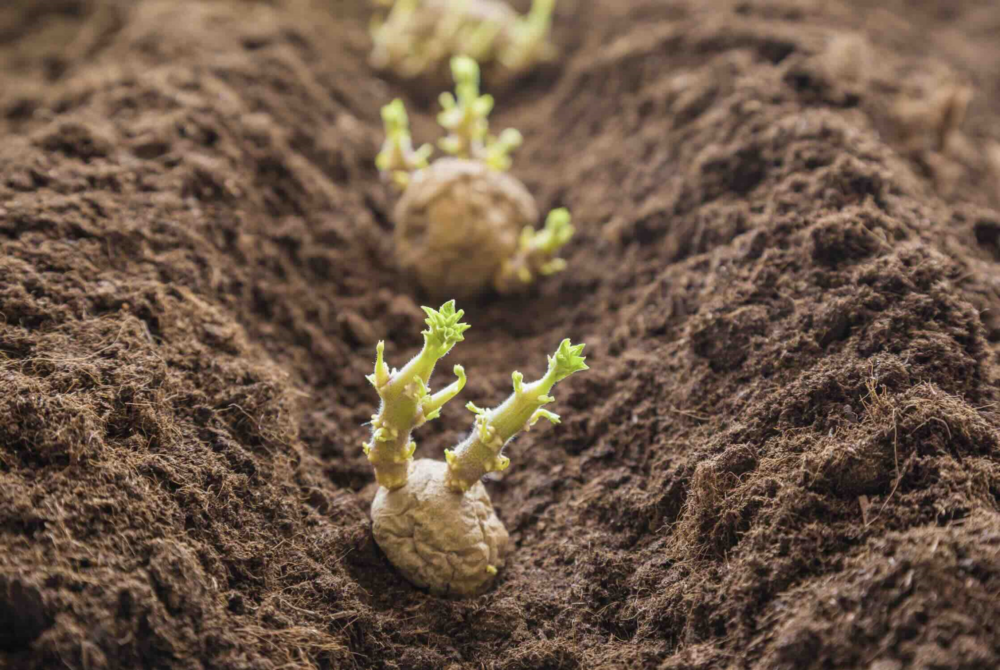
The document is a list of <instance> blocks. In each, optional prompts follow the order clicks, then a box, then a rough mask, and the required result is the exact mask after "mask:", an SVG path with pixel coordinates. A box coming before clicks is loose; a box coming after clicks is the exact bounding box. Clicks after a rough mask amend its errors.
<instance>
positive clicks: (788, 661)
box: [0, 0, 1000, 670]
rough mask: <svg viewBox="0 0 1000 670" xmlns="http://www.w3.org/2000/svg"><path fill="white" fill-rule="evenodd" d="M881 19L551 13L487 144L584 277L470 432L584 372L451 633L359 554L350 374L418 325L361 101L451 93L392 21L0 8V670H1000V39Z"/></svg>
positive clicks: (754, 11) (480, 343) (365, 401)
mask: <svg viewBox="0 0 1000 670" xmlns="http://www.w3.org/2000/svg"><path fill="white" fill-rule="evenodd" d="M517 4H518V8H519V9H521V10H524V9H525V8H526V4H527V3H525V2H519V3H517ZM871 4H872V3H868V2H864V1H862V0H830V1H827V0H767V1H752V0H740V1H735V0H734V1H729V0H715V1H713V2H704V1H703V0H659V1H655V2H654V1H652V0H635V1H630V2H623V1H621V0H592V1H588V0H560V2H559V6H558V10H557V17H556V20H555V32H554V39H555V41H556V43H557V44H558V45H559V46H560V48H561V50H562V58H561V59H560V61H559V62H558V63H557V64H556V65H555V66H554V67H548V68H545V69H543V70H542V71H540V72H539V73H538V74H536V75H535V76H533V77H531V78H529V79H527V80H525V81H524V82H522V84H521V85H520V86H519V87H517V89H516V90H514V91H512V92H510V93H508V94H506V95H504V97H503V98H502V99H500V100H498V104H497V110H496V112H495V114H494V124H495V125H496V126H497V127H501V128H502V127H506V126H509V125H513V126H516V127H518V128H519V129H520V130H521V131H522V132H523V134H524V136H525V138H526V141H525V146H524V147H523V148H522V150H521V151H520V152H519V153H518V154H517V156H516V160H515V166H514V170H513V172H514V174H515V175H516V176H517V177H519V178H521V179H522V180H524V182H525V183H526V184H527V185H528V187H529V189H531V190H532V191H533V192H534V193H536V194H537V197H538V200H539V205H540V208H542V209H548V208H550V207H556V206H567V207H570V208H571V210H572V211H573V214H574V222H575V223H576V225H577V227H578V234H577V236H576V238H575V239H574V240H573V241H572V242H571V244H570V245H569V247H568V249H567V251H566V256H567V258H568V260H569V264H570V265H569V269H568V271H566V272H565V273H563V274H561V275H558V276H556V277H552V278H550V279H549V280H547V281H545V282H544V283H542V284H540V285H539V286H538V288H537V289H536V290H535V291H534V292H533V293H532V294H531V295H530V296H529V297H528V299H526V300H525V301H523V302H519V301H517V300H513V299H500V298H497V297H494V296H486V297H484V298H483V299H482V300H480V301H479V302H475V303H469V304H464V305H460V307H464V308H465V309H466V311H467V315H468V318H467V320H468V322H470V323H471V324H472V325H473V327H472V329H471V330H470V331H469V332H468V333H467V334H466V341H465V342H464V343H463V344H461V345H460V346H459V347H458V348H457V349H456V350H455V352H454V353H453V354H452V355H451V357H452V359H453V360H454V362H455V363H462V364H463V365H464V366H465V369H466V370H467V371H468V373H469V377H470V381H469V386H468V387H467V389H466V392H465V394H464V398H465V400H471V401H474V402H476V403H477V404H480V405H484V404H487V405H488V404H493V403H496V402H498V401H500V400H501V399H502V398H503V397H505V395H506V394H507V393H508V391H509V384H510V372H511V370H512V369H520V370H522V371H523V372H525V374H527V375H529V376H531V375H534V374H537V373H539V372H540V371H542V369H543V367H544V364H545V358H544V356H545V354H546V353H548V352H549V351H551V350H552V349H553V348H554V347H555V345H556V344H557V343H558V342H559V340H560V339H562V338H563V337H571V338H573V340H574V341H577V340H581V341H586V342H587V343H588V353H589V355H590V358H589V361H588V362H589V363H590V365H591V368H592V370H591V371H590V372H588V373H587V374H585V375H580V376H578V377H574V378H573V379H572V380H571V381H570V382H567V383H566V384H565V385H563V386H561V387H560V388H559V389H558V392H557V394H556V395H557V398H558V402H557V407H556V409H557V411H559V412H560V413H561V414H562V415H563V417H564V422H563V424H562V425H561V426H558V427H555V428H545V429H542V430H537V431H532V432H531V433H528V434H526V435H524V436H522V437H521V438H520V439H519V440H518V441H517V442H516V443H515V444H513V445H512V446H511V447H510V448H509V450H508V455H509V456H510V457H511V460H512V467H511V468H510V470H508V471H507V472H506V473H504V474H505V477H504V478H503V479H502V481H501V480H494V481H491V482H488V488H489V490H490V493H491V495H492V497H493V500H494V503H495V504H496V506H497V509H498V513H499V514H500V517H501V518H502V519H503V520H504V522H505V523H506V524H507V527H508V529H509V530H510V532H511V534H512V539H513V546H514V553H513V556H512V557H511V559H510V561H509V564H508V567H507V568H506V570H505V571H504V572H503V573H502V575H501V578H500V580H499V582H498V584H497V586H496V588H495V589H494V590H493V591H492V592H491V593H489V594H488V595H486V596H484V597H482V598H479V599H476V600H470V601H463V602H450V601H441V600H438V599H436V598H433V597H430V596H428V595H426V594H424V593H421V592H419V591H417V590H415V589H413V588H412V587H410V586H409V585H408V584H407V583H406V582H404V581H403V580H402V579H401V578H400V577H398V576H397V575H396V574H395V572H394V571H393V570H392V569H391V568H390V566H389V565H388V564H387V563H386V562H385V560H384V558H383V557H382V555H381V554H380V552H379V551H378V549H377V547H376V546H375V544H374V542H373V541H372V539H371V535H370V528H369V526H370V522H369V520H368V506H369V504H370V502H371V499H372V497H373V495H374V492H375V489H374V485H373V479H372V475H371V471H370V468H369V467H368V465H367V462H366V460H365V457H364V455H363V453H362V451H361V448H360V445H361V442H362V440H363V439H364V438H365V436H366V429H365V427H364V426H363V424H364V423H365V422H366V421H367V420H368V419H369V417H370V415H371V414H372V412H373V411H374V410H375V408H376V406H375V401H376V400H377V397H376V395H375V394H374V393H373V392H372V390H371V388H370V387H369V385H368V384H367V382H366V381H365V378H364V376H365V374H367V373H368V372H370V368H371V365H372V362H373V356H374V345H375V343H376V341H377V340H379V339H382V338H384V339H385V340H386V353H387V357H388V358H389V360H390V362H391V363H395V364H397V365H398V364H400V363H402V362H404V361H405V360H406V358H407V357H408V356H410V355H412V354H413V353H414V352H415V351H416V349H417V347H418V345H419V343H420V337H419V331H420V329H421V327H422V314H421V312H420V310H419V308H418V306H419V305H420V304H422V297H421V296H420V295H418V294H415V293H414V292H413V288H412V286H411V284H410V282H408V281H407V280H406V279H405V278H404V277H401V276H400V275H399V274H398V272H397V271H396V268H395V264H394V262H393V253H392V243H391V230H392V222H391V219H390V216H391V214H390V213H391V210H392V205H393V202H394V196H393V195H392V194H391V193H390V192H389V190H388V189H387V188H386V187H385V186H384V185H383V184H382V183H381V182H380V180H379V176H378V174H377V172H376V170H375V168H374V165H373V161H374V157H375V153H376V152H377V150H378V147H379V144H380V142H381V139H382V137H381V135H382V131H381V123H380V119H379V107H380V106H381V105H382V104H384V103H386V102H387V101H389V100H390V99H391V98H392V97H394V96H396V95H404V97H406V98H407V99H409V100H417V99H427V97H428V96H426V95H421V94H425V93H426V91H419V90H416V89H412V90H411V91H409V92H407V90H406V88H404V87H401V86H399V85H398V83H395V82H390V81H387V80H385V79H383V78H380V77H378V76H376V75H375V74H374V73H373V72H372V71H371V70H370V69H369V68H368V66H367V64H366V56H367V52H368V49H369V47H370V43H369V39H368V36H367V33H366V26H367V21H368V16H369V14H370V9H369V7H367V6H366V5H365V4H364V3H363V2H361V0H356V1H353V2H348V1H346V0H285V1H282V0H274V1H272V2H249V1H244V2H237V1H235V0H233V1H224V0H219V1H209V0H206V1H204V2H176V1H173V0H138V1H135V2H132V1H127V0H52V1H46V2H30V1H28V0H21V1H14V2H7V3H4V5H3V7H0V548H2V551H0V667H3V668H18V669H20V668H25V669H33V668H60V667H66V668H85V669H87V670H98V669H104V668H185V669H198V670H201V669H208V668H226V669H233V670H237V669H239V670H278V669H279V668H282V669H287V668H400V669H423V668H427V669H442V668H443V669H458V668H484V669H510V670H513V669H517V668H523V669H528V668H536V669H537V668H548V669H556V668H559V669H562V668H567V669H568V668H588V669H591V668H665V669H681V668H684V669H692V670H694V669H709V668H748V669H761V670H763V669H778V670H781V669H789V670H791V669H793V668H802V669H805V668H817V669H819V668H823V669H833V668H864V669H867V670H903V669H905V668H922V669H931V668H935V669H941V668H970V669H971V668H987V667H996V666H997V665H998V664H1000V627H998V624H997V621H1000V414H998V406H997V402H998V400H1000V395H998V389H997V378H998V374H997V373H998V367H997V352H998V341H1000V272H998V271H1000V266H998V261H1000V214H998V212H997V208H998V207H1000V122H998V116H997V114H998V112H997V109H1000V106H998V103H1000V66H998V64H1000V39H998V36H1000V9H998V8H997V5H996V4H995V3H994V2H992V0H959V1H955V2H950V1H945V0H940V1H938V2H930V1H929V0H888V1H886V2H881V3H877V4H878V5H879V7H878V8H872V7H871V6H870V5H871ZM410 107H411V109H410V113H411V119H412V120H413V125H414V134H415V138H416V140H417V141H431V140H433V139H434V138H436V137H438V136H439V132H438V131H437V129H436V127H435V125H434V113H435V111H436V110H435V108H434V107H433V106H428V105H423V106H421V105H419V104H417V103H416V102H414V103H413V104H411V105H410ZM470 420H471V419H470V415H469V414H468V413H467V412H465V411H464V410H461V409H460V408H459V406H458V405H456V406H454V407H451V408H450V409H448V410H447V411H445V413H444V416H443V417H442V418H441V419H440V420H439V421H436V422H434V423H433V424H429V425H428V426H426V427H425V428H423V429H422V430H421V431H420V433H419V434H418V435H417V440H418V445H419V449H420V455H423V456H433V457H440V456H441V452H442V450H443V449H444V448H445V447H446V446H448V445H449V444H451V443H452V441H453V440H455V439H456V438H457V437H458V436H460V434H461V433H462V432H463V431H464V430H466V429H467V428H468V426H469V425H470Z"/></svg>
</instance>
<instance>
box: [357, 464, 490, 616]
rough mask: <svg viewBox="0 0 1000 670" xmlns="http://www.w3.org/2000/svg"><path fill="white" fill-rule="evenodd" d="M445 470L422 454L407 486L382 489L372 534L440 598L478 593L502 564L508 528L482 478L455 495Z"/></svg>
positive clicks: (376, 502) (396, 562)
mask: <svg viewBox="0 0 1000 670" xmlns="http://www.w3.org/2000/svg"><path fill="white" fill-rule="evenodd" d="M447 471H448V465H447V464H446V463H445V462H444V461H434V460H430V459H427V458H422V459H420V460H418V461H415V462H414V463H413V466H412V467H411V469H410V476H409V479H408V480H407V483H406V485H405V486H403V487H402V488H398V489H395V490H392V491H390V490H389V489H387V488H384V487H380V488H379V490H378V493H377V494H376V495H375V500H374V501H373V502H372V510H371V513H372V532H373V533H374V535H375V541H376V542H377V543H378V546H379V547H380V548H381V549H382V551H384V552H385V554H386V556H387V557H388V558H389V561H390V562H391V563H392V564H393V565H394V566H396V569H398V570H399V571H400V573H402V575H403V576H404V577H405V578H406V579H408V580H409V581H410V582H411V583H413V584H415V585H416V586H419V587H422V588H426V589H429V590H430V592H431V593H433V594H435V595H439V596H456V597H470V596H476V595H479V594H481V593H483V592H484V591H486V590H487V589H488V588H489V587H490V585H491V584H492V583H493V580H494V579H495V578H496V574H497V571H498V570H499V569H500V568H502V567H503V566H504V559H505V556H506V553H507V542H508V536H507V530H506V529H505V528H504V526H503V523H501V521H500V519H498V518H497V515H496V513H495V512H494V511H493V504H492V503H491V502H490V497H489V495H488V494H487V493H486V488H485V487H484V486H483V484H482V483H481V482H476V483H475V485H474V486H472V487H471V488H470V489H469V490H468V491H466V492H465V493H458V492H455V491H454V490H452V489H451V488H449V487H448V486H447V485H446V484H445V476H446V474H447Z"/></svg>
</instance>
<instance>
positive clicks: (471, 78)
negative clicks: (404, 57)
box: [375, 56, 523, 191]
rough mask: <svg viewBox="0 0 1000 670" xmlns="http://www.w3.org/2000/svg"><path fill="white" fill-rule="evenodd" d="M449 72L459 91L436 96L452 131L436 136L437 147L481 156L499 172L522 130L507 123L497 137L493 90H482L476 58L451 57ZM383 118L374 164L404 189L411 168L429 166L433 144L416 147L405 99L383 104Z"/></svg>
mask: <svg viewBox="0 0 1000 670" xmlns="http://www.w3.org/2000/svg"><path fill="white" fill-rule="evenodd" d="M451 72H452V77H453V78H454V80H455V93H454V94H452V93H451V92H449V91H445V92H444V93H442V94H441V96H440V97H439V99H438V100H439V102H440V104H441V108H442V109H441V112H440V113H439V114H438V116H437V121H438V124H440V126H441V127H442V128H444V129H445V130H446V131H447V133H448V134H447V135H446V136H445V137H443V138H441V139H440V140H438V148H439V149H441V151H443V152H444V153H446V154H448V155H450V156H454V157H455V158H462V159H466V160H478V161H482V162H483V163H485V164H486V165H487V166H489V167H490V168H492V169H494V170H497V171H499V172H504V171H506V170H508V169H510V166H511V164H512V160H511V157H510V154H511V152H513V151H514V149H516V148H518V147H519V146H521V142H522V140H523V138H522V137H521V133H520V132H518V131H517V130H516V129H514V128H507V129H506V130H504V131H503V132H501V133H500V135H498V136H495V135H492V134H490V121H489V116H490V112H492V111H493V104H494V100H493V96H492V95H488V94H487V95H482V94H481V93H480V74H479V65H478V63H476V61H474V60H473V59H471V58H468V57H466V56H457V57H455V58H453V59H452V61H451ZM382 123H383V125H384V126H385V141H384V142H383V144H382V150H381V151H379V153H378V155H377V156H376V157H375V166H376V167H377V168H378V169H379V171H381V172H382V173H383V174H386V175H389V176H391V178H392V181H393V183H395V184H396V186H397V187H398V188H399V190H401V191H403V190H405V189H406V187H407V186H408V185H409V183H410V177H411V175H412V173H414V172H416V171H418V170H421V169H423V168H426V167H427V166H428V159H429V158H430V156H431V154H432V153H433V152H434V149H433V147H431V146H430V145H429V144H424V145H422V146H421V147H420V148H419V149H414V148H413V138H412V137H411V136H410V122H409V118H408V117H407V114H406V106H405V105H404V104H403V101H402V100H400V99H398V98H397V99H395V100H393V101H392V102H390V103H389V104H388V105H386V106H385V107H383V108H382Z"/></svg>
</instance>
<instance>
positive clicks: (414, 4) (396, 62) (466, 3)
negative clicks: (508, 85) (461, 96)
mask: <svg viewBox="0 0 1000 670" xmlns="http://www.w3.org/2000/svg"><path fill="white" fill-rule="evenodd" d="M379 4H381V5H387V6H390V7H391V8H390V9H389V12H388V14H387V15H386V16H380V15H376V16H374V17H373V18H372V22H371V26H370V29H369V32H370V34H371V37H372V42H373V49H372V53H371V57H370V62H371V64H372V66H373V67H375V68H377V69H380V70H390V71H392V72H394V73H395V74H397V75H398V76H400V77H403V78H405V79H412V78H414V77H418V76H422V75H427V74H432V73H437V72H439V71H440V70H441V69H442V68H443V67H444V66H445V65H446V64H447V62H448V60H449V59H450V58H452V57H454V56H468V57H470V58H473V59H475V60H476V61H478V62H480V63H483V64H487V65H489V66H490V67H494V68H496V70H497V76H496V79H500V80H503V79H506V80H509V79H512V78H514V77H517V76H519V75H521V74H523V73H525V72H527V71H529V70H530V69H531V68H533V67H534V66H535V65H536V64H537V63H539V62H544V61H548V60H551V59H552V58H554V56H555V53H556V50H555V47H553V46H552V44H551V43H550V41H549V34H550V32H551V28H552V12H553V10H554V9H555V0H535V1H534V2H533V3H532V6H531V10H530V11H529V12H528V13H527V14H526V15H524V16H521V15H518V14H517V12H515V11H514V10H513V9H512V8H511V7H510V6H509V5H507V4H506V3H505V2H503V0H395V2H393V1H392V0H388V1H382V2H379Z"/></svg>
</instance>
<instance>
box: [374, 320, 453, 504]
mask: <svg viewBox="0 0 1000 670" xmlns="http://www.w3.org/2000/svg"><path fill="white" fill-rule="evenodd" d="M423 309H424V312H426V313H427V320H426V323H427V330H425V331H423V336H424V346H423V349H421V350H420V353H418V354H417V355H416V356H414V357H413V358H412V359H411V360H410V362H409V363H407V364H406V365H405V366H403V368H402V369H401V370H396V369H393V370H392V371H391V372H390V371H389V366H388V365H386V363H385V360H384V358H383V350H384V348H385V344H384V343H383V342H379V343H378V347H377V348H376V352H377V357H376V360H375V372H374V373H372V374H371V375H369V376H368V381H370V382H371V383H372V386H374V387H375V390H376V391H377V392H378V395H379V397H380V398H381V399H382V405H381V407H379V411H378V414H375V415H373V416H372V421H371V426H372V435H371V439H370V440H369V441H368V442H366V443H365V444H364V445H363V448H364V450H365V453H366V454H367V455H368V461H369V462H370V463H371V464H372V467H373V468H374V469H375V479H376V480H377V481H378V483H379V484H381V485H382V486H384V487H385V488H387V489H396V488H399V487H401V486H403V485H404V484H406V481H407V476H408V474H409V468H410V463H411V461H412V460H413V453H414V452H415V451H416V449H417V445H416V442H414V441H413V440H411V439H410V434H411V433H412V432H413V430H414V429H415V428H418V427H419V426H421V425H423V424H424V423H425V422H427V421H430V420H432V419H435V418H437V417H438V416H439V415H440V414H441V407H442V406H443V405H444V404H445V403H446V402H448V401H449V400H451V399H452V398H454V397H455V395H457V394H458V392H459V391H461V390H462V388H463V387H464V386H465V370H463V369H462V366H461V365H456V366H455V368H454V372H455V376H457V377H458V379H457V380H456V381H454V382H452V383H451V384H450V385H448V386H447V387H445V388H444V389H442V390H441V391H438V392H437V393H434V394H432V393H431V391H430V387H429V386H428V383H429V382H430V378H431V374H432V373H433V372H434V366H435V365H436V364H437V362H438V361H439V360H440V359H441V358H443V357H444V356H445V355H446V354H447V353H448V352H449V351H451V348H452V347H453V346H455V344H456V343H457V342H461V341H462V340H463V339H465V338H464V336H463V333H464V332H465V331H466V330H467V329H468V328H469V326H468V325H467V324H464V323H461V322H460V321H459V320H460V319H461V318H462V316H463V314H464V313H465V312H464V311H463V310H458V311H455V301H454V300H452V301H450V302H446V303H445V304H444V305H442V306H441V309H440V310H433V309H431V308H430V307H424V308H423Z"/></svg>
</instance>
